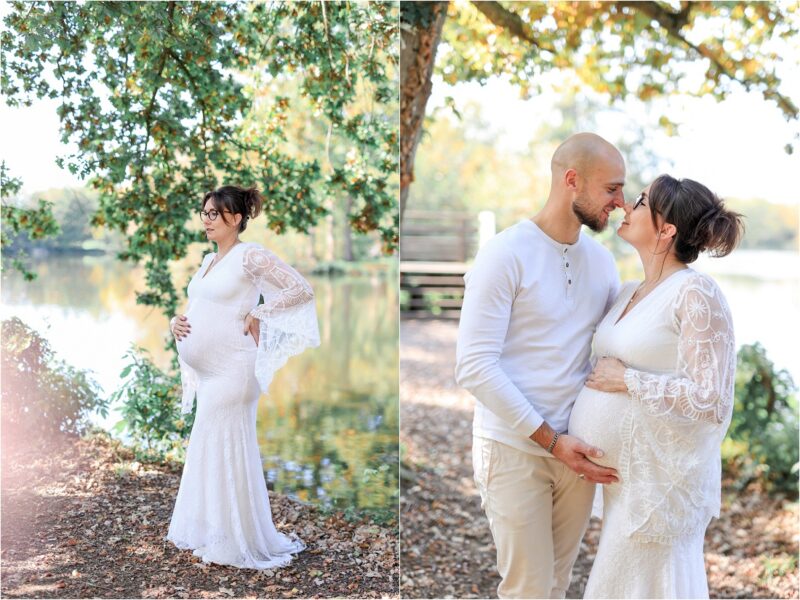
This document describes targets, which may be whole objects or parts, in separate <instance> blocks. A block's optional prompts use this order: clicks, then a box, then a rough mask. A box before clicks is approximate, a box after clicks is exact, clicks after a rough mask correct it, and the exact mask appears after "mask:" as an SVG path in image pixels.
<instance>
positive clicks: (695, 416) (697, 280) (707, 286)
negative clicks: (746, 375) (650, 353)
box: [625, 274, 736, 424]
mask: <svg viewBox="0 0 800 600" xmlns="http://www.w3.org/2000/svg"><path fill="white" fill-rule="evenodd" d="M674 306H675V317H674V326H675V327H676V329H677V330H678V332H679V340H678V362H677V369H676V372H677V374H671V375H656V374H652V373H647V372H644V371H639V370H636V369H632V368H628V369H626V370H625V385H626V386H627V388H628V392H629V393H630V395H631V397H632V398H633V399H634V401H636V402H637V403H639V405H640V406H641V407H642V409H643V410H644V411H645V413H647V414H649V415H651V416H664V417H667V418H670V417H673V418H680V419H690V420H693V421H705V422H709V423H712V424H722V423H724V422H726V420H728V419H730V416H731V411H732V407H733V390H734V377H735V371H736V347H735V344H734V336H733V325H732V320H731V314H730V309H729V308H728V304H727V302H726V301H725V298H724V296H723V295H722V292H721V291H720V289H719V287H718V286H717V284H716V283H715V282H714V281H713V280H712V279H711V278H710V277H707V276H705V275H700V274H697V275H693V276H692V277H690V279H689V280H688V281H687V282H686V283H685V284H684V286H683V288H682V290H681V293H680V294H679V295H678V298H677V299H676V302H675V305H674Z"/></svg>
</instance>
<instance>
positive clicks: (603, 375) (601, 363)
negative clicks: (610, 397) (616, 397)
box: [586, 357, 628, 392]
mask: <svg viewBox="0 0 800 600" xmlns="http://www.w3.org/2000/svg"><path fill="white" fill-rule="evenodd" d="M625 369H627V367H626V366H625V363H624V362H622V361H621V360H619V359H616V358H608V357H604V358H601V359H600V360H598V361H597V364H596V365H595V367H594V370H593V371H592V372H591V373H590V374H589V378H588V379H587V380H586V387H590V388H592V389H593V390H599V391H601V392H627V391H628V386H626V385H625Z"/></svg>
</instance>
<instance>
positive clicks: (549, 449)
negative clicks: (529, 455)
mask: <svg viewBox="0 0 800 600" xmlns="http://www.w3.org/2000/svg"><path fill="white" fill-rule="evenodd" d="M559 435H561V434H559V433H558V432H557V431H556V434H555V435H554V436H553V439H552V440H551V441H550V445H549V446H548V447H547V452H549V453H550V454H552V453H553V448H555V446H556V440H557V439H558V436H559Z"/></svg>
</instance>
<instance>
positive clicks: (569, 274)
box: [561, 248, 572, 298]
mask: <svg viewBox="0 0 800 600" xmlns="http://www.w3.org/2000/svg"><path fill="white" fill-rule="evenodd" d="M568 250H569V248H564V253H563V254H562V255H561V258H562V260H563V262H564V277H565V279H566V280H567V298H571V297H572V272H571V271H570V268H569V255H568Z"/></svg>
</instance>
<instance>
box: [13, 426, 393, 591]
mask: <svg viewBox="0 0 800 600" xmlns="http://www.w3.org/2000/svg"><path fill="white" fill-rule="evenodd" d="M31 446H33V445H31ZM36 446H37V447H35V448H33V447H29V449H28V450H25V451H9V450H8V449H7V448H4V453H3V470H2V532H1V533H2V539H0V546H1V547H2V584H0V585H1V587H0V592H2V596H4V597H8V598H33V597H36V598H85V597H102V598H173V597H177V598H228V597H237V598H291V597H300V598H304V597H323V598H324V597H332V596H335V597H355V598H380V597H397V587H398V585H397V582H398V560H397V544H398V540H397V532H396V528H394V527H392V526H379V525H375V524H373V523H369V522H360V523H358V522H350V521H347V520H345V519H343V518H342V516H341V515H340V514H332V515H331V514H324V513H322V512H321V511H319V510H318V509H316V508H314V507H310V506H306V505H302V504H298V503H296V502H294V501H292V500H290V499H288V498H286V497H284V496H280V495H274V494H270V500H271V502H272V511H273V519H274V521H275V525H276V526H277V527H278V529H279V530H282V531H294V532H296V533H297V534H298V535H300V537H302V538H303V540H304V541H305V542H306V543H307V545H308V549H307V550H305V551H304V552H302V553H301V554H299V555H298V557H297V558H296V559H295V560H294V561H293V562H292V563H291V565H290V566H288V567H285V568H283V569H277V570H272V571H256V570H248V569H236V568H233V567H225V566H220V565H207V564H204V563H202V562H201V561H200V559H199V558H196V557H194V556H193V555H192V553H191V551H188V550H187V551H182V550H178V549H177V548H175V547H174V546H173V545H172V544H171V543H170V542H167V541H164V539H163V537H164V536H165V535H166V532H167V529H168V526H169V520H170V517H171V514H172V508H173V503H174V499H175V495H176V493H177V491H178V484H179V481H180V469H179V468H176V467H175V466H168V465H144V464H139V463H137V462H135V461H134V460H133V456H132V455H131V453H130V452H129V451H128V450H126V449H124V448H122V447H120V446H119V444H118V443H116V442H113V441H110V440H109V439H108V438H107V437H104V436H99V437H97V436H94V437H87V438H84V439H77V438H67V437H65V438H63V439H59V440H56V441H53V443H52V444H51V445H50V446H48V447H43V446H42V445H41V444H39V443H37V444H36Z"/></svg>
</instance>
